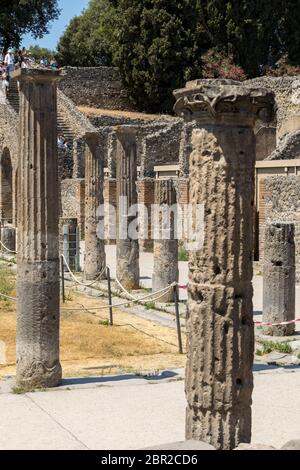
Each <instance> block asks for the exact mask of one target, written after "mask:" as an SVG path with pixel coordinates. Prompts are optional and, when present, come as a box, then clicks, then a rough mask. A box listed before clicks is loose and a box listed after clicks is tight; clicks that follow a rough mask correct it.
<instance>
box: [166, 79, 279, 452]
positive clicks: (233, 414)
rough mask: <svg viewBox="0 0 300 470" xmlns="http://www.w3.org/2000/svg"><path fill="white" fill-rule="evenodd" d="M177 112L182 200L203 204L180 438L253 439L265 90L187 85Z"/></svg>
mask: <svg viewBox="0 0 300 470" xmlns="http://www.w3.org/2000/svg"><path fill="white" fill-rule="evenodd" d="M174 94H175V97H176V99H177V102H176V105H175V111H176V113H177V114H178V115H180V116H182V117H184V118H185V119H186V120H189V121H191V120H196V121H197V125H198V127H199V129H195V130H194V132H193V136H192V145H193V151H192V153H191V157H190V200H191V203H192V204H203V205H204V213H205V215H204V230H205V237H204V245H203V247H201V246H199V249H198V250H197V251H195V252H191V253H190V268H189V269H190V272H189V300H188V322H187V338H188V344H187V353H188V362H187V370H186V394H187V401H188V406H187V418H186V436H187V439H196V440H202V441H205V442H207V443H209V444H212V445H213V446H214V447H216V448H217V449H234V448H235V447H237V446H238V445H239V443H240V442H250V440H251V403H252V398H251V396H252V389H253V376H252V366H253V353H254V325H253V307H252V293H253V289H252V283H251V281H252V274H253V269H252V251H253V204H254V169H255V139H254V133H253V126H254V124H255V121H256V119H259V118H260V119H263V120H266V121H270V120H271V118H272V112H273V111H272V107H273V94H272V93H271V92H268V91H267V90H264V89H253V90H251V89H246V88H245V87H243V86H241V85H240V84H239V83H236V82H230V81H228V82H227V81H220V82H218V81H211V82H209V81H208V82H203V81H201V80H200V81H195V82H189V83H187V85H186V88H185V89H182V90H176V91H175V93H174Z"/></svg>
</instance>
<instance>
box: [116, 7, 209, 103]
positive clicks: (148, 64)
mask: <svg viewBox="0 0 300 470" xmlns="http://www.w3.org/2000/svg"><path fill="white" fill-rule="evenodd" d="M205 49H206V42H205V36H204V35H203V34H202V31H201V27H200V25H199V15H198V9H197V8H195V1H193V0H178V1H176V2H170V1H169V0H119V2H118V8H117V10H116V20H115V44H114V55H113V58H114V63H115V64H116V65H117V66H118V67H119V69H120V71H121V74H122V77H123V81H124V83H125V85H127V87H128V89H129V90H130V95H131V98H132V100H133V102H134V103H135V104H136V105H137V106H138V108H139V109H141V110H147V111H151V112H157V111H160V112H161V111H170V109H171V108H172V104H173V97H172V91H173V90H174V89H175V88H178V87H180V86H182V85H183V84H184V82H185V81H186V80H189V79H191V78H192V77H194V76H197V75H199V67H200V63H201V59H200V57H201V53H200V51H203V52H204V50H205Z"/></svg>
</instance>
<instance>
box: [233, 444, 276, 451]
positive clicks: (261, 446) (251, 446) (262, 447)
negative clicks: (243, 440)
mask: <svg viewBox="0 0 300 470" xmlns="http://www.w3.org/2000/svg"><path fill="white" fill-rule="evenodd" d="M234 450H277V449H276V448H275V447H273V446H267V445H265V444H240V445H239V446H238V447H237V448H236V449H234Z"/></svg>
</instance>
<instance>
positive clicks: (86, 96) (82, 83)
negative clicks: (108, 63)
mask: <svg viewBox="0 0 300 470" xmlns="http://www.w3.org/2000/svg"><path fill="white" fill-rule="evenodd" d="M59 88H60V90H61V91H62V92H63V93H65V95H66V96H68V97H69V98H70V99H71V100H72V101H73V102H74V103H75V105H76V106H89V107H93V108H104V109H118V110H124V111H132V110H134V107H133V105H132V104H131V103H130V101H129V99H128V94H127V91H126V90H125V88H124V86H123V84H122V80H121V77H120V73H119V70H118V69H117V68H116V67H65V68H64V69H63V77H62V80H61V82H60V84H59Z"/></svg>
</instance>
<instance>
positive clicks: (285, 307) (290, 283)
mask: <svg viewBox="0 0 300 470" xmlns="http://www.w3.org/2000/svg"><path fill="white" fill-rule="evenodd" d="M294 234H295V227H294V225H293V224H284V223H272V224H270V225H268V226H267V228H266V233H265V249H264V267H263V276H264V279H263V283H264V284H263V322H264V323H280V322H286V321H290V320H294V319H295V298H296V284H295V283H296V280H295V241H294V238H295V237H294ZM263 331H264V334H267V335H271V336H288V335H292V334H293V333H294V331H295V324H291V325H282V326H272V327H267V326H266V327H264V328H263Z"/></svg>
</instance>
